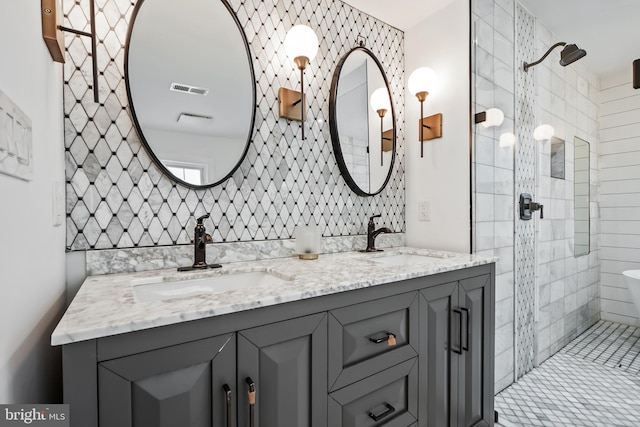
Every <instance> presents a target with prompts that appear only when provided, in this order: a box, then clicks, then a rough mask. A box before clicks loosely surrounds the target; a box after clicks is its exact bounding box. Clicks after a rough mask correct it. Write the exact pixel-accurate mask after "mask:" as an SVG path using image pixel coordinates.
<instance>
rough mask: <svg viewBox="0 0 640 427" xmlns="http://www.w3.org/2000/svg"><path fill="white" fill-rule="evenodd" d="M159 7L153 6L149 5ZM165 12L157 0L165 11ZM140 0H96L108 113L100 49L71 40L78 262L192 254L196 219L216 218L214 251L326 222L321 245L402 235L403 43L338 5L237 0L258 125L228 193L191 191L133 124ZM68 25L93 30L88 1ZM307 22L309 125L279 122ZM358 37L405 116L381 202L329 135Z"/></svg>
mask: <svg viewBox="0 0 640 427" xmlns="http://www.w3.org/2000/svg"><path fill="white" fill-rule="evenodd" d="M147 1H151V0H147ZM156 1H158V0H156ZM135 3H136V1H135V0H95V4H96V16H95V23H96V34H97V50H96V54H97V62H98V84H99V90H100V102H99V103H95V102H94V101H93V93H92V89H91V86H92V84H93V82H92V77H91V76H92V69H91V56H90V51H91V43H90V40H89V39H88V38H84V37H80V36H74V35H72V34H68V33H67V35H66V36H65V37H66V39H65V44H66V50H67V52H66V63H65V66H64V111H65V125H64V128H65V147H66V152H65V156H66V181H67V185H66V193H67V205H66V210H67V248H68V250H71V251H76V250H90V249H113V248H133V247H149V246H163V245H175V244H187V243H190V242H191V234H192V230H193V227H194V225H195V221H194V217H195V216H197V215H198V216H199V215H202V214H204V213H211V218H210V219H208V220H206V222H205V225H206V227H207V230H209V231H210V232H211V235H212V237H213V239H214V241H215V242H240V241H253V240H274V239H290V238H291V237H293V233H294V229H295V226H296V225H298V224H302V223H309V222H315V223H317V224H318V225H319V226H320V227H321V229H322V231H323V235H324V236H353V235H358V234H365V233H366V219H367V217H368V216H370V215H371V214H377V213H380V214H382V223H384V224H385V225H386V226H388V227H390V228H391V229H393V230H394V231H396V232H403V231H404V229H405V215H404V186H405V185H404V108H403V106H404V59H403V57H404V34H403V32H402V31H400V30H398V29H396V28H393V27H391V26H389V25H387V24H385V23H383V22H381V21H379V20H377V19H375V18H372V17H371V16H368V15H366V14H364V13H362V12H360V11H358V10H357V9H354V8H352V7H350V6H349V5H347V4H345V3H342V2H340V1H338V0H333V1H332V0H312V1H300V0H296V1H290V0H289V1H287V0H268V1H258V0H245V1H240V0H231V1H230V5H231V8H232V9H233V10H234V11H235V13H236V15H237V16H238V19H239V20H240V23H241V25H242V27H243V28H244V31H245V35H246V37H247V40H248V42H249V46H250V50H251V57H252V58H253V66H254V71H255V78H256V100H257V105H256V110H255V111H256V121H255V127H254V131H253V138H252V141H251V143H250V146H249V150H248V153H247V156H246V158H245V159H244V161H243V162H242V164H241V166H240V168H238V170H237V171H236V172H235V173H234V174H233V176H232V177H231V178H230V179H229V180H227V181H226V182H225V183H223V184H222V185H219V186H216V187H213V188H210V189H207V190H193V189H190V188H187V187H185V186H182V185H180V184H178V183H176V182H174V181H172V180H171V179H170V178H169V177H167V176H165V175H164V174H163V173H162V172H161V171H160V169H159V168H158V167H156V166H155V164H154V163H153V161H152V160H151V157H150V156H149V155H148V154H147V152H146V151H145V148H144V147H143V145H142V144H141V142H140V139H139V137H138V135H137V133H136V130H135V128H134V126H133V124H132V121H131V117H130V114H129V110H128V101H127V94H126V86H125V79H124V45H125V43H126V35H127V31H128V27H129V23H130V21H131V16H132V12H133V9H134V6H135ZM62 7H63V11H64V16H65V25H66V26H69V27H71V28H74V29H77V30H83V31H89V30H90V13H89V2H88V1H73V0H63V2H62ZM298 23H303V24H307V25H309V26H310V27H311V28H313V29H314V30H315V32H316V34H318V38H319V40H320V49H319V52H318V55H317V57H316V59H315V60H314V61H313V62H312V63H311V64H310V66H309V68H308V69H307V70H306V72H305V85H306V90H307V93H308V95H307V96H308V97H307V100H308V103H309V110H308V111H309V117H310V119H309V120H308V121H307V132H306V133H307V135H306V139H305V140H302V139H301V135H300V123H299V122H289V121H286V120H284V119H280V118H279V117H278V99H277V93H278V88H279V87H281V86H283V87H290V88H297V87H298V85H299V75H298V72H297V70H296V69H294V66H293V64H292V63H290V61H289V59H287V57H286V53H285V51H284V47H283V44H282V41H283V39H284V36H285V34H286V32H287V30H288V29H289V28H290V27H291V26H293V25H295V24H298ZM358 37H362V38H364V39H365V45H366V47H368V48H369V49H370V50H371V51H372V52H373V53H374V54H375V55H376V56H377V57H378V59H380V61H381V63H382V65H383V68H384V70H385V72H386V74H387V78H388V80H389V84H390V87H391V92H392V96H393V102H394V103H395V109H396V117H397V120H396V126H397V128H396V129H397V138H398V139H397V144H396V150H397V155H396V163H395V165H394V170H393V173H392V175H391V179H390V181H389V184H388V186H387V187H386V188H385V190H384V191H382V192H381V193H380V194H378V195H376V196H374V197H360V196H357V195H356V194H355V193H353V192H352V191H351V190H350V189H349V188H348V187H347V185H346V183H345V181H344V179H343V178H342V176H341V175H340V172H339V170H338V166H337V163H336V160H335V157H334V153H333V149H332V146H331V139H330V133H329V125H328V118H329V91H330V86H331V78H332V75H333V71H334V69H335V66H336V64H337V63H338V61H339V60H340V58H341V57H342V56H343V55H344V54H345V53H347V52H348V51H349V50H350V49H351V48H353V47H354V46H356V44H357V40H358Z"/></svg>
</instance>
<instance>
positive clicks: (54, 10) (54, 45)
mask: <svg viewBox="0 0 640 427" xmlns="http://www.w3.org/2000/svg"><path fill="white" fill-rule="evenodd" d="M40 12H41V15H42V38H43V39H44V42H45V44H46V45H47V48H49V53H50V54H51V58H52V59H53V60H54V61H55V62H61V63H64V37H63V36H62V31H66V32H68V33H73V34H76V35H79V36H84V37H90V38H91V65H92V68H93V100H94V102H100V101H99V99H98V58H97V54H96V53H97V49H96V23H95V16H96V13H95V4H94V0H90V1H89V14H90V15H91V32H90V33H87V32H86V31H79V30H74V29H73V28H67V27H64V26H62V25H60V24H61V22H62V10H61V8H60V0H41V11H40Z"/></svg>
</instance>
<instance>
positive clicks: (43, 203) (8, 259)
mask: <svg viewBox="0 0 640 427" xmlns="http://www.w3.org/2000/svg"><path fill="white" fill-rule="evenodd" d="M40 19H41V18H40V2H39V1H23V0H4V1H3V2H2V4H1V5H0V39H2V40H3V41H2V43H0V58H2V66H1V67H0V89H2V91H4V93H5V94H6V95H7V96H8V97H9V98H11V99H12V100H13V101H14V102H15V103H16V104H18V106H19V107H20V108H21V109H22V110H23V111H24V112H25V113H26V114H27V115H28V116H29V117H30V118H31V121H32V126H33V162H34V176H33V181H31V182H26V181H20V180H18V179H15V178H12V177H10V176H7V175H2V174H0V197H1V200H2V201H1V203H0V236H1V237H0V403H40V402H42V403H55V402H56V401H59V400H60V398H61V395H60V391H61V390H60V389H61V384H60V374H61V366H60V350H59V349H52V348H51V347H50V345H49V341H50V333H51V331H52V329H53V327H54V326H55V324H56V323H57V321H58V320H59V318H60V316H61V312H62V310H63V308H64V302H65V268H64V265H65V261H64V251H65V246H64V245H65V236H64V234H65V229H64V227H53V223H52V193H53V191H52V187H53V183H54V181H59V182H61V183H62V184H63V185H64V142H63V130H62V125H63V116H62V65H60V64H54V63H53V62H52V60H51V56H50V55H49V52H48V50H47V49H46V46H45V44H44V41H43V40H42V30H41V21H40Z"/></svg>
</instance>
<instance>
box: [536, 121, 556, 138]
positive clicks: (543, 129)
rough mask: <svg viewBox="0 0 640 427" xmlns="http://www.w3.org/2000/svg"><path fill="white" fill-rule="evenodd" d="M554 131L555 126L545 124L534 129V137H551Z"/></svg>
mask: <svg viewBox="0 0 640 427" xmlns="http://www.w3.org/2000/svg"><path fill="white" fill-rule="evenodd" d="M554 133H555V130H554V129H553V126H551V125H547V124H543V125H540V126H538V127H537V128H535V129H534V131H533V139H535V140H536V141H543V140H545V139H551V137H552V136H553V134H554Z"/></svg>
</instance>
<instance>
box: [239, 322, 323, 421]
mask: <svg viewBox="0 0 640 427" xmlns="http://www.w3.org/2000/svg"><path fill="white" fill-rule="evenodd" d="M247 378H251V380H252V382H253V383H254V384H255V392H256V394H255V405H253V407H252V406H251V405H250V404H249V397H248V393H247V392H248V385H247V382H246V379H247ZM238 390H239V393H238V426H239V427H326V426H327V315H326V313H321V314H315V315H311V316H306V317H301V318H297V319H292V320H287V321H284V322H278V323H273V324H270V325H266V326H260V327H257V328H252V329H248V330H244V331H241V332H239V333H238ZM240 390H242V392H240ZM252 413H253V417H252V415H251V414H252ZM252 418H253V420H254V421H253V426H252V425H251V419H252Z"/></svg>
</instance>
